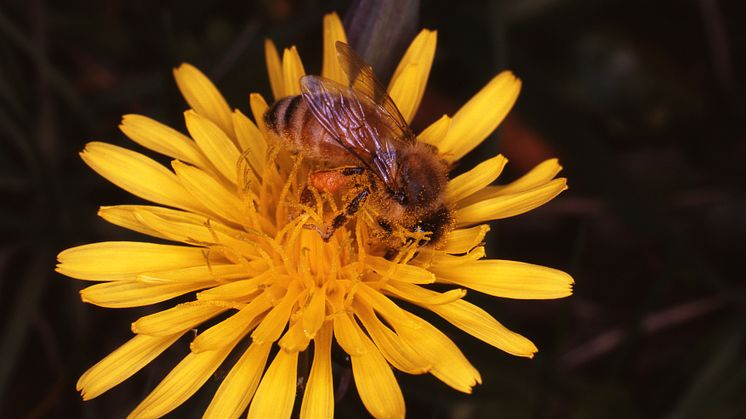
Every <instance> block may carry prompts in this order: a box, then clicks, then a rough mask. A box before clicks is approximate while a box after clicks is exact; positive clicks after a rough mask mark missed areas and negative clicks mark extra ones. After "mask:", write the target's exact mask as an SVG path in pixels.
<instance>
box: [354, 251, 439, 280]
mask: <svg viewBox="0 0 746 419" xmlns="http://www.w3.org/2000/svg"><path fill="white" fill-rule="evenodd" d="M365 264H366V265H368V266H370V267H371V268H372V269H373V270H374V271H376V272H378V274H379V275H381V276H383V277H384V278H387V279H395V280H397V281H402V282H409V283H412V284H432V283H433V282H435V275H433V273H432V272H430V271H428V270H427V269H423V268H420V267H419V266H414V265H407V264H402V263H393V262H391V261H388V260H386V259H384V258H382V257H379V256H371V255H367V256H366V258H365Z"/></svg>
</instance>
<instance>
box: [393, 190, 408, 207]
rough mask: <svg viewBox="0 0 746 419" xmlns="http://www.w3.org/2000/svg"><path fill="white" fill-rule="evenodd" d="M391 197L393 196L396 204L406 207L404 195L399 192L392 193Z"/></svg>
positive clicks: (405, 196)
mask: <svg viewBox="0 0 746 419" xmlns="http://www.w3.org/2000/svg"><path fill="white" fill-rule="evenodd" d="M393 195H394V199H395V200H396V202H398V203H400V204H401V205H407V201H408V200H407V195H406V194H404V193H403V192H401V191H396V192H394V194H393Z"/></svg>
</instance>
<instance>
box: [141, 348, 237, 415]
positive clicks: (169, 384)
mask: <svg viewBox="0 0 746 419" xmlns="http://www.w3.org/2000/svg"><path fill="white" fill-rule="evenodd" d="M233 346H234V345H230V346H227V347H225V348H223V349H221V350H218V351H210V352H202V353H198V354H195V353H190V354H189V355H187V356H186V357H184V359H183V360H181V362H179V364H178V365H177V366H176V367H174V369H172V370H171V372H169V373H168V375H167V376H166V378H164V379H163V380H162V381H161V382H160V383H159V384H158V386H156V388H155V389H153V391H152V392H150V394H148V397H146V398H145V400H143V401H142V402H140V404H139V405H138V406H137V407H136V408H135V410H133V411H132V413H130V414H129V416H127V417H128V418H158V417H161V416H164V415H165V414H166V413H168V412H170V411H172V410H174V409H175V408H177V407H178V406H179V405H181V404H182V403H184V402H185V401H186V400H187V399H188V398H189V397H191V396H192V394H194V393H195V392H196V391H197V390H199V389H200V387H202V385H203V384H204V383H205V381H207V380H208V379H209V378H210V377H212V374H213V373H214V372H215V370H216V369H218V367H219V366H220V364H222V363H223V360H225V358H226V357H227V356H228V354H229V353H230V351H231V349H233Z"/></svg>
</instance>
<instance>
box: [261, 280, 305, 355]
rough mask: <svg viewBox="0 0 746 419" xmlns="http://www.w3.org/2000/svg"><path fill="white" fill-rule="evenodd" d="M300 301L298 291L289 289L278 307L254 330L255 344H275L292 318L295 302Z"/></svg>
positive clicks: (292, 288)
mask: <svg viewBox="0 0 746 419" xmlns="http://www.w3.org/2000/svg"><path fill="white" fill-rule="evenodd" d="M297 299H298V290H297V289H295V288H294V287H291V288H289V289H288V291H287V293H286V294H285V296H284V297H283V298H282V301H281V302H280V304H278V305H276V306H275V307H274V308H272V310H270V312H269V313H267V315H266V316H265V317H264V319H262V322H261V323H260V324H259V327H257V328H256V329H254V332H253V333H252V334H251V338H252V339H253V340H254V342H258V343H264V342H274V341H276V340H277V339H278V338H279V337H280V334H281V333H282V330H283V329H285V326H286V325H287V323H288V319H289V318H290V312H291V310H292V309H293V306H294V305H295V301H296V300H297Z"/></svg>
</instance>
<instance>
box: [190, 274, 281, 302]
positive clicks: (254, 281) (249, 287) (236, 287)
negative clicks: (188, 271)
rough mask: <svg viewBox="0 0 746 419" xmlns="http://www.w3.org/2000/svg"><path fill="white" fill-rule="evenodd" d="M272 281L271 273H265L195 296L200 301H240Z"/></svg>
mask: <svg viewBox="0 0 746 419" xmlns="http://www.w3.org/2000/svg"><path fill="white" fill-rule="evenodd" d="M271 280H272V272H271V271H266V272H264V273H262V274H259V275H256V276H255V277H253V278H251V279H243V280H240V281H232V282H229V283H227V284H223V285H219V286H217V287H213V288H210V289H209V290H205V291H202V292H200V293H199V294H197V299H198V300H201V301H241V300H244V299H246V298H247V297H249V296H250V295H251V294H253V293H254V292H256V291H257V290H258V289H259V287H260V286H262V285H263V284H265V283H266V282H268V281H271Z"/></svg>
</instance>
